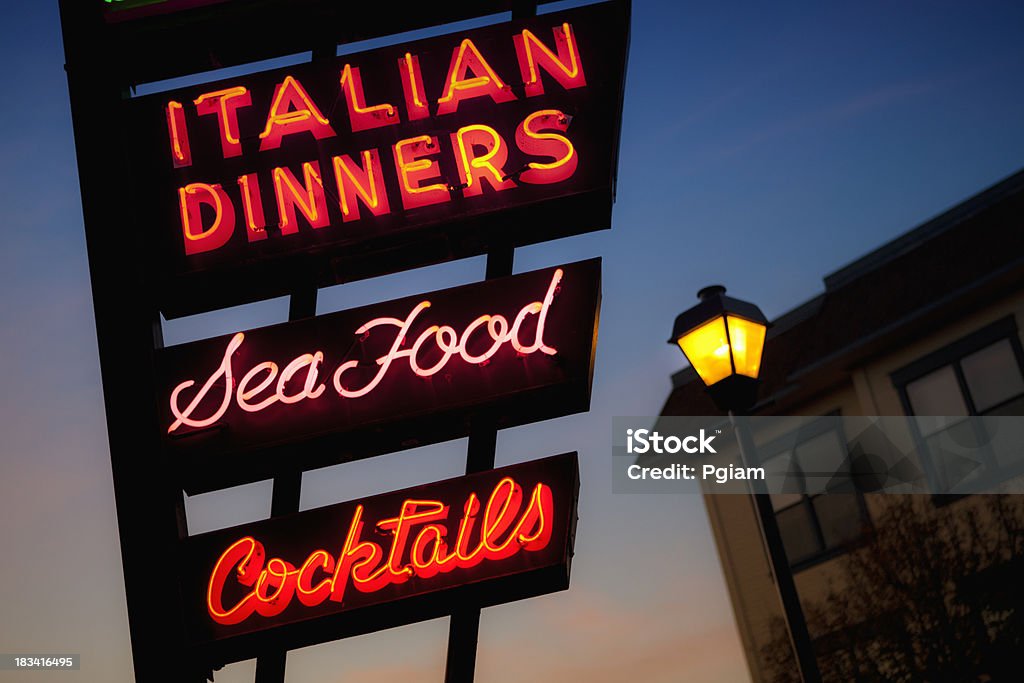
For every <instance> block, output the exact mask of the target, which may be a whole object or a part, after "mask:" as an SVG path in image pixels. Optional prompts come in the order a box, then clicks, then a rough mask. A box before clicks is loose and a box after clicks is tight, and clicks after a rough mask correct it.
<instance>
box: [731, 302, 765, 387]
mask: <svg viewBox="0 0 1024 683" xmlns="http://www.w3.org/2000/svg"><path fill="white" fill-rule="evenodd" d="M725 320H726V324H727V325H728V326H729V342H730V346H731V347H732V362H733V365H734V366H735V368H736V374H738V375H746V376H747V377H753V378H754V379H757V373H758V372H760V370H761V352H762V351H763V350H764V334H765V331H766V330H767V328H766V327H765V326H764V325H762V324H761V323H755V322H751V321H750V320H744V319H743V318H737V317H736V316H732V315H729V316H726V318H725Z"/></svg>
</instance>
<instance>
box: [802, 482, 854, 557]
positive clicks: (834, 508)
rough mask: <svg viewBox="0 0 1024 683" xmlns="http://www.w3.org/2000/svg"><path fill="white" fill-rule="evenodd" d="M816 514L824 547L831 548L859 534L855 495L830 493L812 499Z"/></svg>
mask: <svg viewBox="0 0 1024 683" xmlns="http://www.w3.org/2000/svg"><path fill="white" fill-rule="evenodd" d="M811 502H812V504H813V505H814V512H815V514H817V515H818V524H820V525H821V534H822V536H824V538H825V548H827V549H831V548H835V547H837V546H840V545H842V544H843V543H846V542H848V541H852V540H853V539H855V538H857V537H858V536H860V533H861V525H862V524H863V520H862V518H861V512H860V505H859V504H858V502H857V496H855V495H853V494H850V493H830V494H826V495H824V496H817V497H815V498H814V499H813V500H812V501H811Z"/></svg>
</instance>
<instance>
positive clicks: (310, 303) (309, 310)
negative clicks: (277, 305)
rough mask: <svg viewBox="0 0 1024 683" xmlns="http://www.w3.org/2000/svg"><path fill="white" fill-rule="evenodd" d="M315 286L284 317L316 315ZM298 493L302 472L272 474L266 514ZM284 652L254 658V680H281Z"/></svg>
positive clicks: (291, 504)
mask: <svg viewBox="0 0 1024 683" xmlns="http://www.w3.org/2000/svg"><path fill="white" fill-rule="evenodd" d="M316 294H317V289H316V287H307V288H303V289H299V290H297V291H296V292H295V293H293V294H292V296H291V298H290V300H289V301H288V320H289V321H294V320H301V319H303V318H311V317H313V316H315V315H316ZM301 493H302V472H301V471H299V470H292V471H289V472H283V473H281V474H279V475H278V476H276V477H274V492H273V494H272V498H271V500H270V516H271V517H281V516H283V515H290V514H292V513H293V512H298V511H299V497H300V495H301ZM287 661H288V651H287V650H278V651H276V652H268V653H267V654H265V655H263V656H262V657H258V658H257V659H256V683H284V674H285V665H286V664H287Z"/></svg>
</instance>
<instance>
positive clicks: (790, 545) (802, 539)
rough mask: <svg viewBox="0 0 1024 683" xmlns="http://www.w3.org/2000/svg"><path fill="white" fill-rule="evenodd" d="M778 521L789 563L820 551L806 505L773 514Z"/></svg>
mask: <svg viewBox="0 0 1024 683" xmlns="http://www.w3.org/2000/svg"><path fill="white" fill-rule="evenodd" d="M775 518H776V519H777V520H778V522H779V533H780V534H781V535H782V545H783V546H785V548H786V557H788V558H789V562H790V564H794V563H796V562H799V561H800V560H804V559H807V558H808V557H811V556H812V555H815V554H817V553H818V552H820V551H821V547H820V546H819V544H818V536H817V534H816V533H815V531H814V526H813V525H812V523H811V518H810V516H809V515H808V513H807V505H797V506H795V507H791V508H788V509H786V510H783V511H782V512H779V513H777V514H776V515H775Z"/></svg>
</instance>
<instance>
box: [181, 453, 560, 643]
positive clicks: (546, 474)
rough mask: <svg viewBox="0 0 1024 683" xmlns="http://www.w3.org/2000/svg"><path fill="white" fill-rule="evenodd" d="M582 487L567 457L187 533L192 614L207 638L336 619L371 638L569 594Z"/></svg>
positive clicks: (200, 633)
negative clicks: (393, 606)
mask: <svg viewBox="0 0 1024 683" xmlns="http://www.w3.org/2000/svg"><path fill="white" fill-rule="evenodd" d="M578 485H579V483H578V469H577V459H576V454H575V453H568V454H564V455H559V456H554V457H550V458H545V459H542V460H534V461H530V462H526V463H522V464H519V465H513V466H511V467H506V468H502V469H498V470H492V471H489V472H484V473H480V474H474V475H469V476H465V477H459V478H456V479H451V480H447V481H443V482H438V483H435V484H427V485H424V486H420V487H417V488H414V489H409V490H405V491H397V492H394V493H388V494H382V495H379V496H373V497H371V498H367V499H364V500H360V501H352V502H349V503H341V504H338V505H332V506H329V507H326V508H319V509H315V510H309V511H306V512H302V513H299V514H297V515H293V516H291V517H287V518H277V519H271V520H266V521H264V522H257V523H254V524H249V525H245V526H242V527H237V528H234V529H226V530H222V531H217V532H213V533H210V534H203V535H201V536H195V537H192V538H189V539H188V541H187V542H186V546H185V557H186V562H185V564H186V569H187V581H186V584H187V586H188V587H190V590H189V592H188V593H186V594H187V595H192V596H194V599H193V601H192V602H191V603H190V604H189V605H188V608H189V609H188V612H189V614H188V615H187V616H188V618H189V619H190V620H191V621H192V622H193V624H194V627H195V628H194V633H195V634H196V635H197V637H198V640H200V641H203V640H218V639H224V638H232V637H234V636H237V635H239V634H246V633H253V632H259V631H265V630H268V629H273V630H277V633H276V634H275V637H282V635H283V634H282V631H284V630H286V628H287V626H288V625H289V624H294V623H295V622H299V621H302V620H305V619H308V618H310V617H328V616H330V615H334V616H335V617H336V618H339V619H340V618H342V616H345V617H347V618H346V619H345V623H346V624H347V628H348V629H349V630H350V632H352V629H353V628H354V629H355V630H356V631H362V632H368V631H371V630H375V629H377V628H383V627H386V626H387V625H394V624H396V623H411V622H413V621H418V620H420V619H424V618H429V617H430V616H431V615H432V614H431V610H433V609H440V608H443V607H444V606H446V605H448V606H450V602H451V601H452V600H456V599H458V598H456V596H460V597H466V596H468V595H470V594H472V595H474V596H475V598H476V599H482V600H483V604H494V603H497V602H501V601H503V600H505V599H507V597H508V594H509V593H510V592H514V593H516V594H518V595H521V596H523V597H525V595H529V594H534V595H536V594H540V593H545V592H551V591H553V590H560V589H564V588H566V587H567V586H568V580H569V558H570V557H571V552H572V536H573V530H574V527H575V519H576V497H577V490H578ZM398 599H401V600H402V601H403V602H402V605H403V607H402V610H401V611H400V613H398V614H395V615H393V616H391V617H389V618H390V619H392V620H393V621H390V622H385V621H383V620H381V619H377V618H375V617H374V614H375V612H376V611H377V610H378V609H381V608H382V606H383V605H386V604H387V603H390V602H393V601H395V600H398ZM319 623H325V624H327V625H326V626H325V628H326V629H330V625H329V624H330V622H329V620H324V621H323V622H318V624H319Z"/></svg>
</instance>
